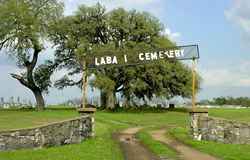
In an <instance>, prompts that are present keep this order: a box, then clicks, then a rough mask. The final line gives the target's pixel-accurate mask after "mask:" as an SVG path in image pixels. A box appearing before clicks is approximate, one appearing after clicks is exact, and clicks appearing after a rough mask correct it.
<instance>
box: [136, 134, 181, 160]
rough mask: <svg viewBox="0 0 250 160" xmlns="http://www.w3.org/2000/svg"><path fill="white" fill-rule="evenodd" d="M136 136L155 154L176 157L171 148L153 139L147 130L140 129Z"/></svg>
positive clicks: (162, 156)
mask: <svg viewBox="0 0 250 160" xmlns="http://www.w3.org/2000/svg"><path fill="white" fill-rule="evenodd" d="M136 137H137V138H138V139H139V140H140V141H141V142H142V143H143V144H144V145H145V146H146V147H147V148H148V149H149V150H150V151H151V152H153V153H154V154H155V155H157V156H159V157H161V158H168V159H177V153H176V152H175V151H174V150H173V149H171V148H169V147H168V146H166V145H164V144H162V143H161V142H159V141H156V140H154V139H153V138H152V136H151V135H150V134H149V133H148V131H146V130H142V131H140V132H139V133H138V134H137V135H136Z"/></svg>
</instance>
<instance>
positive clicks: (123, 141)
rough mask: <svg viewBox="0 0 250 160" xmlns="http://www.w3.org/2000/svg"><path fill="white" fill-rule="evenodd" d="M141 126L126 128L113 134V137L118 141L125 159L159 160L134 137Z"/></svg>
mask: <svg viewBox="0 0 250 160" xmlns="http://www.w3.org/2000/svg"><path fill="white" fill-rule="evenodd" d="M141 129H142V128H141V127H135V128H128V129H126V130H124V131H121V132H119V133H115V134H114V139H115V140H117V141H119V143H120V146H121V149H122V151H123V154H124V159H125V160H161V159H160V158H159V157H157V156H155V155H154V154H153V153H152V152H150V151H149V150H148V149H147V148H146V147H145V146H143V145H142V144H141V143H140V142H139V141H138V140H137V139H136V138H135V134H136V133H137V132H138V131H139V130H141Z"/></svg>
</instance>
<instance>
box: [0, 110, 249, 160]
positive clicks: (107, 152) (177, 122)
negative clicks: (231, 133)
mask: <svg viewBox="0 0 250 160" xmlns="http://www.w3.org/2000/svg"><path fill="white" fill-rule="evenodd" d="M209 115H211V116H217V117H223V118H227V119H234V120H240V121H249V120H250V118H249V117H250V116H248V115H250V109H245V110H241V109H237V110H232V109H210V110H209ZM76 116H78V113H77V112H76V111H75V110H46V111H44V112H36V111H0V130H6V129H16V128H27V127H33V126H37V125H42V124H46V123H48V122H54V121H60V120H64V119H69V118H73V117H76ZM95 116H96V137H95V138H92V139H88V140H86V141H84V142H82V143H81V144H75V145H66V146H62V147H53V148H45V149H38V150H19V151H13V152H0V160H69V159H70V160H82V159H84V160H100V159H102V160H122V159H123V157H122V154H121V151H120V149H119V146H118V144H116V143H115V142H114V141H113V140H112V136H111V135H112V133H113V132H115V131H117V130H120V129H124V128H128V127H132V126H137V125H140V126H145V127H147V128H148V129H146V130H143V131H141V132H139V134H138V135H137V137H138V138H139V139H140V140H141V141H142V142H143V143H144V144H145V145H146V146H148V147H149V149H151V150H152V152H154V153H155V154H157V155H160V156H165V157H170V158H175V156H176V153H175V152H174V151H173V150H171V149H169V148H167V147H166V146H165V145H162V144H161V143H159V142H157V141H154V140H153V139H152V137H151V136H150V135H149V133H148V131H149V130H150V129H152V128H153V129H154V128H159V127H164V126H169V125H172V126H178V127H177V129H174V130H172V131H171V133H172V134H173V135H174V136H175V137H177V138H179V139H180V140H182V141H184V142H185V143H187V144H189V145H191V146H193V147H195V148H197V149H199V150H201V151H204V152H207V153H209V154H212V155H216V156H218V157H220V158H222V159H226V160H234V159H242V160H244V159H248V157H250V152H249V150H250V145H226V144H219V143H214V142H206V141H202V142H198V141H193V140H192V139H191V138H190V137H189V136H188V133H187V129H186V127H187V125H188V118H189V117H188V113H181V112H162V113H109V112H97V113H96V115H95ZM180 127H181V128H180ZM175 128H176V127H175Z"/></svg>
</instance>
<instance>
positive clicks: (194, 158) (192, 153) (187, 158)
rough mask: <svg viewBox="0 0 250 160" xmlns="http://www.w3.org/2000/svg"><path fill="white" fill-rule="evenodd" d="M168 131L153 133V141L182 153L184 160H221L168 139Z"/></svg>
mask: <svg viewBox="0 0 250 160" xmlns="http://www.w3.org/2000/svg"><path fill="white" fill-rule="evenodd" d="M165 133H166V129H161V130H156V131H152V132H151V136H152V137H153V139H155V140H157V141H160V142H162V143H164V144H166V145H168V146H169V147H171V148H173V149H174V150H176V151H177V152H178V153H180V158H181V159H183V160H219V159H218V158H215V157H213V156H211V155H209V154H206V153H202V152H200V151H198V150H196V149H193V148H192V147H189V146H187V145H185V144H183V143H181V142H179V141H178V140H176V139H174V138H171V137H167V136H166V134H165Z"/></svg>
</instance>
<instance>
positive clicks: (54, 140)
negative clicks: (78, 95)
mask: <svg viewBox="0 0 250 160" xmlns="http://www.w3.org/2000/svg"><path fill="white" fill-rule="evenodd" d="M93 123H94V120H93V117H92V116H90V115H85V116H81V117H78V118H75V119H71V120H66V121H62V122H56V123H51V124H49V125H44V126H40V127H36V128H30V129H20V130H10V131H2V132H0V151H6V150H16V149H25V148H42V147H50V146H60V145H64V144H73V143H80V142H81V141H82V140H84V139H86V138H88V137H90V136H92V135H93V133H92V132H93Z"/></svg>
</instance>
